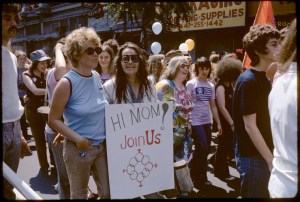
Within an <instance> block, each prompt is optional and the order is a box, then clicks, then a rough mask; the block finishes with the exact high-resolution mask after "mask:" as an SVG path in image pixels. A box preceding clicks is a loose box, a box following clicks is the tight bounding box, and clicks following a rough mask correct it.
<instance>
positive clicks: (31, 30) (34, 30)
mask: <svg viewBox="0 0 300 202" xmlns="http://www.w3.org/2000/svg"><path fill="white" fill-rule="evenodd" d="M26 34H27V35H35V34H41V25H40V24H34V25H29V26H28V27H26Z"/></svg>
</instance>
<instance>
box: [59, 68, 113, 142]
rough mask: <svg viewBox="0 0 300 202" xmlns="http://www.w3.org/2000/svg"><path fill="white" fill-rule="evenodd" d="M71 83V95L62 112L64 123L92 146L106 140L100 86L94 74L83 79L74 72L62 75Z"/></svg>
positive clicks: (103, 102) (102, 97)
mask: <svg viewBox="0 0 300 202" xmlns="http://www.w3.org/2000/svg"><path fill="white" fill-rule="evenodd" d="M64 78H67V79H68V80H69V81H70V83H71V95H70V98H69V100H68V103H67V106H66V108H65V111H64V115H63V116H64V123H65V124H66V125H67V126H68V127H69V128H71V129H72V130H74V131H75V132H77V133H78V134H79V135H81V136H82V137H85V138H87V139H89V140H91V141H92V145H97V144H100V143H102V142H103V141H104V140H105V138H106V131H105V105H107V104H108V102H107V100H106V99H105V97H104V94H103V93H104V92H103V88H102V84H101V82H100V79H99V76H98V75H97V74H96V72H94V71H92V75H91V76H89V77H85V76H82V75H80V74H79V73H77V72H76V71H74V70H71V71H69V72H68V73H67V74H65V75H64Z"/></svg>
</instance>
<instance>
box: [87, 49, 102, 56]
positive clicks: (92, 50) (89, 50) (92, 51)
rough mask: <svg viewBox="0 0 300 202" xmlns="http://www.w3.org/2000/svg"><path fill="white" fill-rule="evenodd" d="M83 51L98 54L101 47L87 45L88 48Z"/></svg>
mask: <svg viewBox="0 0 300 202" xmlns="http://www.w3.org/2000/svg"><path fill="white" fill-rule="evenodd" d="M85 52H86V53H87V54H88V55H94V53H95V52H96V53H97V55H99V54H100V53H102V49H101V48H100V47H96V48H92V47H89V48H88V49H86V50H85Z"/></svg>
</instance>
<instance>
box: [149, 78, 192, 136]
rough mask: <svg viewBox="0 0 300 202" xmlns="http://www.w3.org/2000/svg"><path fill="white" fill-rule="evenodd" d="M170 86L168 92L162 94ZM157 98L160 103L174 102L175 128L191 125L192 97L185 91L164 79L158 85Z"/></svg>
mask: <svg viewBox="0 0 300 202" xmlns="http://www.w3.org/2000/svg"><path fill="white" fill-rule="evenodd" d="M166 83H167V84H168V86H169V88H168V90H167V91H166V92H162V87H163V86H164V85H165V84H166ZM155 87H156V93H157V98H158V99H159V100H160V101H173V104H174V107H173V108H174V109H173V128H174V129H175V130H177V129H178V128H186V127H188V124H189V118H190V112H191V110H192V109H193V106H194V105H193V102H192V99H191V95H190V94H189V92H188V91H187V89H186V87H185V88H184V89H178V88H177V87H176V85H175V83H174V81H172V80H167V79H164V80H162V81H160V82H158V83H157V84H156V86H155Z"/></svg>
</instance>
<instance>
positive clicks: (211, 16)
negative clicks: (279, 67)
mask: <svg viewBox="0 0 300 202" xmlns="http://www.w3.org/2000/svg"><path fill="white" fill-rule="evenodd" d="M107 5H108V3H83V2H75V3H57V2H56V3H35V4H33V3H28V4H22V6H23V7H22V13H21V16H22V18H23V20H22V22H21V23H20V24H19V25H18V28H19V31H18V35H17V37H16V38H15V39H13V40H12V47H13V49H14V50H16V49H21V50H23V51H25V52H26V53H27V54H30V53H31V52H32V51H34V50H36V49H43V50H44V51H45V52H46V53H47V54H48V55H49V56H52V52H53V48H54V46H55V44H56V42H57V41H58V40H59V39H60V38H61V37H64V36H66V35H67V34H68V33H70V32H71V31H73V30H74V29H76V28H78V27H81V26H91V27H94V28H95V30H96V31H97V33H98V34H99V36H100V38H101V39H102V42H103V41H105V40H107V39H110V38H115V39H116V40H117V41H118V42H119V44H123V43H124V42H126V41H132V42H134V43H136V44H138V45H140V46H141V47H143V48H144V49H145V50H147V53H148V54H149V55H150V54H151V49H150V46H151V44H152V42H154V41H158V42H159V43H160V44H161V46H162V51H161V52H162V53H166V52H168V51H169V50H170V49H178V47H179V45H180V44H181V43H183V42H185V40H186V39H192V40H194V42H195V48H194V49H193V50H192V51H191V52H190V54H191V56H192V58H193V60H194V59H195V58H198V57H200V56H206V57H208V56H209V54H210V53H211V51H217V52H222V51H226V52H234V51H235V50H236V49H242V38H243V36H244V35H245V34H246V33H247V32H248V30H249V27H250V26H251V25H252V24H253V21H254V18H255V15H256V12H257V9H258V5H259V1H244V2H235V1H232V2H230V1H228V2H222V1H220V2H190V5H191V7H192V8H193V10H194V14H193V16H190V21H189V24H186V25H183V30H182V31H176V30H174V31H173V32H171V33H167V34H163V33H162V34H159V35H155V34H152V33H151V34H149V35H148V38H147V42H146V44H147V45H146V47H144V44H145V43H143V40H144V39H143V35H142V31H141V28H140V27H138V26H137V25H136V24H135V23H134V24H132V23H130V22H128V23H127V30H126V32H124V31H123V23H122V22H118V23H114V21H113V16H111V15H110V14H109V13H108V9H107ZM272 7H273V13H274V18H275V22H276V26H277V28H278V29H279V30H280V29H282V28H284V27H286V26H288V25H289V23H290V22H291V21H292V20H293V19H294V18H295V17H296V5H295V2H293V1H274V2H272Z"/></svg>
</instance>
